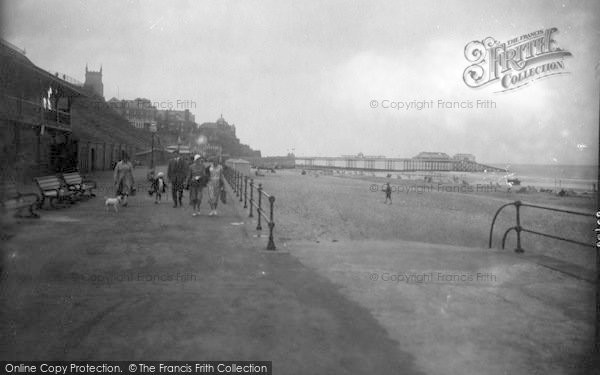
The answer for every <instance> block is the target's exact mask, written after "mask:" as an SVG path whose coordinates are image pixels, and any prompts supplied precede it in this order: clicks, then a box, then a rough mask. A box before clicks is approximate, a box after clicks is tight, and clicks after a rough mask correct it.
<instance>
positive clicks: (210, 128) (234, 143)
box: [196, 114, 260, 158]
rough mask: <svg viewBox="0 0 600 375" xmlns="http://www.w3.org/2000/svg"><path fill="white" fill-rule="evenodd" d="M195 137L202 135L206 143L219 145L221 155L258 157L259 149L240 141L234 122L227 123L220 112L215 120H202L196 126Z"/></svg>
mask: <svg viewBox="0 0 600 375" xmlns="http://www.w3.org/2000/svg"><path fill="white" fill-rule="evenodd" d="M196 135H197V137H200V136H204V137H205V139H206V143H207V144H208V145H211V146H219V147H220V148H221V152H222V154H223V155H230V156H232V157H254V158H256V157H260V151H255V150H253V149H252V148H250V146H248V145H245V144H242V143H240V140H239V139H238V137H237V135H236V128H235V125H234V124H229V123H228V122H227V121H226V120H225V119H224V118H223V115H222V114H221V117H219V118H218V119H217V120H216V121H215V122H204V123H202V124H200V126H198V129H197V131H196Z"/></svg>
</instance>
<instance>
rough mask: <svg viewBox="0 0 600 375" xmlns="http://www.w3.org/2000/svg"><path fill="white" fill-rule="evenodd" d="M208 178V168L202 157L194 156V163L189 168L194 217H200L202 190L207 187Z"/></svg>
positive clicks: (188, 180)
mask: <svg viewBox="0 0 600 375" xmlns="http://www.w3.org/2000/svg"><path fill="white" fill-rule="evenodd" d="M207 181H208V176H207V172H206V166H205V165H204V161H203V160H202V157H201V156H200V155H196V156H194V162H193V163H192V165H190V167H189V172H188V177H187V185H188V186H189V189H190V205H191V206H192V210H193V211H194V212H192V216H198V215H200V203H202V189H204V187H205V186H206V183H207Z"/></svg>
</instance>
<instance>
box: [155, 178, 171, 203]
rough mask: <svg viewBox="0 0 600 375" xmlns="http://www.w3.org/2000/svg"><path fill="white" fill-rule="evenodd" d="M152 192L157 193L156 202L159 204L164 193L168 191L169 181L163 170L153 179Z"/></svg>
mask: <svg viewBox="0 0 600 375" xmlns="http://www.w3.org/2000/svg"><path fill="white" fill-rule="evenodd" d="M152 192H153V193H154V194H156V195H155V196H154V204H158V202H159V201H160V200H161V199H162V195H163V194H165V193H166V192H167V183H166V182H165V177H164V174H163V173H162V172H158V174H157V175H156V178H155V179H154V180H153V181H152Z"/></svg>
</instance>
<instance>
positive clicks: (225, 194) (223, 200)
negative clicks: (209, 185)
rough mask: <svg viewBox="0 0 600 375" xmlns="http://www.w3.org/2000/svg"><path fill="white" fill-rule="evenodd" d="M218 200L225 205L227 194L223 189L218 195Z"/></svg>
mask: <svg viewBox="0 0 600 375" xmlns="http://www.w3.org/2000/svg"><path fill="white" fill-rule="evenodd" d="M219 195H220V198H221V202H223V204H226V203H227V192H226V191H225V187H221V192H220V193H219Z"/></svg>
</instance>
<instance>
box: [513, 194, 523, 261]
mask: <svg viewBox="0 0 600 375" xmlns="http://www.w3.org/2000/svg"><path fill="white" fill-rule="evenodd" d="M515 207H516V208H517V228H516V229H517V248H516V249H515V252H516V253H522V252H524V251H525V250H523V249H522V248H521V214H520V208H521V201H516V202H515Z"/></svg>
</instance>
